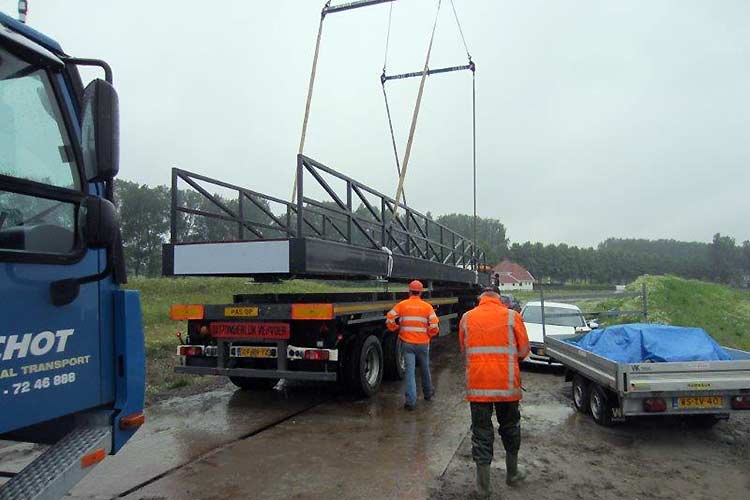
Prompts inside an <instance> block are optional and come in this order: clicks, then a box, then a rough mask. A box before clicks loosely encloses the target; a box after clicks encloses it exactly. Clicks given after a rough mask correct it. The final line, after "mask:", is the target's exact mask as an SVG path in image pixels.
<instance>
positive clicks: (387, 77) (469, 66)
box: [380, 62, 476, 83]
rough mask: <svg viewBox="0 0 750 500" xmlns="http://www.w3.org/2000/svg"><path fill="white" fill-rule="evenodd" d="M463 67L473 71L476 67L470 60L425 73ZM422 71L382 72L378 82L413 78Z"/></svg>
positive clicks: (449, 70)
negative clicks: (392, 73)
mask: <svg viewBox="0 0 750 500" xmlns="http://www.w3.org/2000/svg"><path fill="white" fill-rule="evenodd" d="M465 69H468V70H470V71H474V70H475V69H476V66H475V65H474V63H473V62H470V63H469V64H464V65H463V66H451V67H449V68H437V69H428V70H427V74H428V75H434V74H437V73H450V72H452V71H463V70H465ZM422 74H423V72H422V71H415V72H413V73H401V74H399V75H386V74H385V73H383V74H382V75H380V82H381V83H385V82H387V81H388V80H402V79H404V78H414V77H417V76H422Z"/></svg>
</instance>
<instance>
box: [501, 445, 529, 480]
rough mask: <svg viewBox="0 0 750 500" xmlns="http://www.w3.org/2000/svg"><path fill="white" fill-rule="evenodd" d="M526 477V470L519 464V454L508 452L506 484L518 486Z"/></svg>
mask: <svg viewBox="0 0 750 500" xmlns="http://www.w3.org/2000/svg"><path fill="white" fill-rule="evenodd" d="M524 479H526V471H525V470H524V469H523V467H519V466H518V455H515V454H510V453H508V454H506V455H505V484H507V485H508V486H516V485H518V483H520V482H521V481H523V480H524Z"/></svg>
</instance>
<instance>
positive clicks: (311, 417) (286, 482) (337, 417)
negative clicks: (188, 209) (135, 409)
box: [72, 337, 469, 499]
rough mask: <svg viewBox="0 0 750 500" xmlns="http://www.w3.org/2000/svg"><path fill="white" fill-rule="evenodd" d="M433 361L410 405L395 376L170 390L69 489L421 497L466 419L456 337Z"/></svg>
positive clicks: (81, 492) (105, 493)
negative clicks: (370, 390) (359, 394)
mask: <svg viewBox="0 0 750 500" xmlns="http://www.w3.org/2000/svg"><path fill="white" fill-rule="evenodd" d="M431 364H432V367H433V381H434V383H435V386H436V390H437V391H438V396H437V398H436V400H435V401H432V402H429V403H428V402H425V401H423V400H420V401H419V403H418V408H417V410H416V411H415V412H408V413H407V412H405V411H404V410H403V408H402V406H403V395H402V389H401V384H400V383H391V382H386V383H384V385H383V387H382V389H381V392H380V393H379V394H378V395H377V397H375V398H372V399H370V400H353V399H351V398H348V397H346V396H344V395H341V394H338V393H337V392H336V391H335V390H333V389H331V388H330V387H326V386H300V387H292V388H289V389H288V390H287V391H286V393H281V392H278V391H273V392H270V393H251V392H243V391H235V390H234V388H233V386H229V385H228V386H225V387H223V388H221V389H219V390H214V391H212V392H210V393H206V394H198V395H194V396H188V397H184V398H172V399H169V400H166V401H164V402H162V403H159V404H157V405H155V406H153V407H152V408H150V410H149V413H148V423H147V425H146V426H145V427H144V428H143V429H141V431H139V433H138V434H137V435H136V437H135V438H134V440H132V441H131V442H130V443H128V445H127V446H126V448H125V449H124V450H123V451H122V452H121V453H120V454H118V455H117V456H115V457H110V458H109V459H108V460H106V461H105V462H103V463H102V464H101V465H99V466H98V467H97V469H96V470H95V471H94V472H92V473H91V474H90V475H89V476H88V477H87V478H86V479H85V480H84V481H82V482H81V483H80V484H79V485H78V486H77V487H76V488H75V490H74V491H73V492H72V496H73V497H74V498H80V499H83V498H87V499H93V498H97V499H98V498H113V497H122V498H128V499H155V498H169V499H172V498H179V499H182V498H202V499H228V498H263V499H286V498H310V499H331V498H341V499H346V498H353V499H354V498H363V499H364V498H426V497H427V495H428V494H429V488H430V487H431V486H434V484H435V479H436V478H437V477H439V476H440V475H441V474H442V473H443V471H444V470H445V468H446V467H447V466H448V464H449V462H450V460H451V459H452V457H453V454H454V452H455V451H456V449H457V448H458V446H459V445H460V443H461V441H462V440H463V439H464V437H465V434H466V432H467V430H468V426H469V424H468V406H467V404H466V402H465V401H464V399H463V366H462V359H461V357H460V355H459V353H458V349H457V347H456V345H455V338H454V337H445V338H440V339H438V340H437V341H436V345H435V346H434V348H433V351H432V363H431ZM280 420H282V421H281V422H280V423H279V421H280Z"/></svg>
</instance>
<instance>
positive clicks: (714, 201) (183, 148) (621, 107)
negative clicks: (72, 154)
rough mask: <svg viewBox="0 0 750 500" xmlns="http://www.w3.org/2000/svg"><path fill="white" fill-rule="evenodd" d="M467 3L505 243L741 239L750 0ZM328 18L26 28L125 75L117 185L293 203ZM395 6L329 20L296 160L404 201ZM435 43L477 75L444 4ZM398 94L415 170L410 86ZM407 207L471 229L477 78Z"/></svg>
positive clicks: (461, 2)
mask: <svg viewBox="0 0 750 500" xmlns="http://www.w3.org/2000/svg"><path fill="white" fill-rule="evenodd" d="M341 1H343V0H341ZM341 1H337V0H334V1H333V3H334V4H336V3H341ZM455 3H456V8H457V10H458V12H459V15H460V17H461V21H462V24H463V28H464V31H465V35H466V38H467V42H468V45H469V50H470V51H471V54H472V56H473V58H474V60H475V62H476V64H477V114H478V117H477V128H478V169H479V189H478V193H479V194H478V207H479V209H478V210H479V214H480V215H482V216H486V217H495V218H498V219H500V220H501V221H502V222H503V223H504V224H505V225H506V227H507V228H508V235H509V237H510V238H511V240H512V241H514V242H520V241H525V240H532V241H542V242H545V243H549V242H566V243H570V244H578V245H590V244H596V243H598V242H599V241H601V240H602V239H604V238H606V237H609V236H619V237H642V238H676V239H684V240H696V241H709V240H710V239H711V237H712V235H713V233H715V232H721V233H723V234H729V235H732V236H734V237H735V238H736V239H737V240H738V241H742V240H745V239H750V224H748V222H747V218H748V215H749V214H750V196H748V190H749V188H750V169H749V168H748V164H749V163H750V161H749V160H750V140H748V132H749V131H750V102H749V100H748V92H750V31H748V26H750V3H748V2H747V1H745V0H737V1H728V0H723V1H716V2H708V1H688V0H673V1H659V0H648V1H645V0H644V1H634V0H631V1H628V2H614V1H610V2H604V1H601V0H591V1H583V0H579V1H576V2H565V1H553V0H547V1H532V0H515V1H510V0H507V1H506V0H502V1H501V0H455ZM16 4H17V2H16V1H15V0H0V10H3V11H4V12H6V13H9V14H12V15H15V12H16ZM322 4H323V1H322V0H285V1H282V0H274V1H263V2H259V1H235V0H222V1H205V2H197V1H195V2H193V1H185V0H183V1H176V0H172V1H169V0H162V1H140V0H129V1H127V2H125V1H120V2H110V1H101V0H98V1H97V0H30V14H29V24H30V25H31V26H33V27H35V28H37V29H39V30H41V31H43V32H45V33H47V34H49V35H51V36H52V37H54V38H56V39H57V40H58V41H59V42H60V43H61V45H62V46H63V48H64V49H65V50H66V51H67V52H68V53H69V54H71V55H75V56H80V57H97V58H102V59H106V60H107V61H108V62H109V63H110V64H111V65H112V67H113V68H114V73H115V85H116V87H117V89H118V92H119V95H120V110H121V151H122V158H121V170H120V172H121V174H120V175H121V177H122V178H124V179H129V180H137V181H139V182H144V183H148V184H152V185H154V184H167V183H169V178H170V177H169V176H170V168H171V167H172V166H180V167H182V168H185V169H188V170H192V171H196V172H199V173H204V174H206V175H209V176H212V177H217V178H221V179H225V180H227V181H228V182H232V183H235V184H240V185H243V186H246V187H248V188H251V189H255V190H258V191H261V192H266V193H268V194H275V195H278V196H280V197H283V198H288V197H289V195H290V192H291V186H292V179H293V172H294V167H295V155H296V152H297V146H298V143H299V135H300V130H301V123H302V116H303V111H304V100H305V94H306V90H307V81H308V77H309V72H310V65H311V61H312V54H313V48H314V42H315V35H316V32H317V27H318V19H319V12H320V8H321V6H322ZM435 7H436V2H435V1H432V0H398V1H397V2H395V4H394V5H393V27H392V33H391V42H390V54H389V57H388V72H389V73H397V72H407V71H417V70H419V69H421V67H422V65H423V63H424V56H425V52H426V48H427V42H428V38H429V31H430V29H431V24H432V19H433V15H434V12H435ZM388 11H389V7H388V5H380V6H374V7H368V8H365V9H360V10H356V11H349V12H345V13H340V14H336V15H331V16H330V17H328V18H327V19H326V22H325V27H324V31H323V42H322V47H321V56H320V63H319V68H318V70H319V71H318V79H317V81H316V87H315V94H314V97H313V105H312V114H311V118H310V126H309V130H308V140H307V146H306V148H305V153H306V154H307V155H309V156H311V157H313V158H315V159H318V160H319V161H322V162H323V163H326V164H328V165H330V166H332V167H334V168H336V169H339V170H341V171H343V172H344V173H346V174H348V175H350V176H352V177H354V178H356V179H359V180H361V181H363V182H365V183H366V184H369V185H371V186H373V187H375V188H377V189H380V190H381V191H383V192H385V193H388V194H390V195H391V196H393V195H394V194H395V189H396V184H397V178H396V175H395V166H394V160H393V152H392V149H391V145H390V137H389V134H388V129H387V120H386V116H385V110H384V105H383V97H382V92H381V88H380V81H379V75H380V72H381V70H382V66H383V56H384V47H385V32H386V26H387V19H388ZM437 30H438V34H437V36H436V41H435V46H434V48H433V58H432V61H431V66H432V67H438V66H452V65H458V64H465V62H466V54H465V51H464V50H463V45H462V43H461V40H460V37H459V35H458V31H457V29H456V26H455V22H454V20H453V17H452V12H451V10H450V3H449V1H448V0H443V9H442V11H441V15H440V18H439V22H438V28H437ZM388 85H389V86H388V90H389V97H390V99H391V101H392V102H391V106H392V112H393V115H394V126H395V128H396V132H397V139H398V146H399V150H400V153H401V155H403V150H404V146H405V143H406V137H407V132H408V125H409V120H410V117H411V112H412V108H413V105H414V100H415V97H416V91H417V87H418V79H412V80H409V81H398V82H390V83H389V84H388ZM406 192H407V197H408V198H409V204H410V205H412V206H413V207H415V208H416V209H417V210H419V211H422V212H427V211H430V212H432V213H433V214H442V213H449V212H464V213H471V209H472V195H471V193H472V191H471V76H470V73H468V72H463V73H452V74H448V75H438V76H435V77H431V78H430V79H429V80H428V81H427V85H426V91H425V96H424V100H423V106H422V112H421V114H420V117H419V122H418V127H417V134H416V139H415V144H414V149H413V152H412V158H411V162H410V165H409V169H408V175H407V179H406Z"/></svg>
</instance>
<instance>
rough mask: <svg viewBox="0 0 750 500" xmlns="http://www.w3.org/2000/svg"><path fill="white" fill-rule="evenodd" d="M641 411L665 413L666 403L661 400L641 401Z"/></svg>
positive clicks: (649, 399)
mask: <svg viewBox="0 0 750 500" xmlns="http://www.w3.org/2000/svg"><path fill="white" fill-rule="evenodd" d="M643 411H645V412H648V413H659V412H663V411H667V402H666V401H664V400H663V399H662V398H648V399H645V400H644V401H643Z"/></svg>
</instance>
